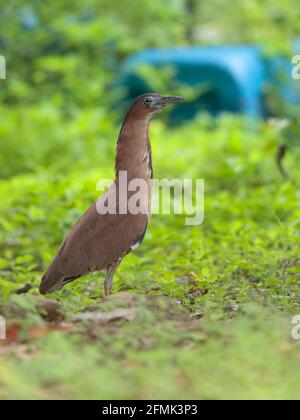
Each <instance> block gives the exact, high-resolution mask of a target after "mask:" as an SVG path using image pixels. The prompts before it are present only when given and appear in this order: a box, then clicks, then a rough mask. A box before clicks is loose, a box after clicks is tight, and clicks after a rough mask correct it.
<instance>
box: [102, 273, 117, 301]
mask: <svg viewBox="0 0 300 420" xmlns="http://www.w3.org/2000/svg"><path fill="white" fill-rule="evenodd" d="M115 271H116V267H115V266H110V267H108V269H107V271H106V276H105V280H104V295H105V296H109V295H110V294H111V291H112V283H113V277H114V273H115Z"/></svg>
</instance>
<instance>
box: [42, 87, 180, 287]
mask: <svg viewBox="0 0 300 420" xmlns="http://www.w3.org/2000/svg"><path fill="white" fill-rule="evenodd" d="M181 100H183V98H181V97H179V96H161V95H159V94H157V93H148V94H145V95H141V96H139V97H138V98H137V99H136V100H135V101H134V102H133V104H132V106H131V107H130V109H129V111H128V113H127V115H126V117H125V120H124V122H123V125H122V128H121V131H120V134H119V137H118V142H117V150H116V162H115V172H116V178H115V181H114V183H113V184H112V185H111V186H110V188H109V189H108V191H107V192H106V193H104V194H103V195H102V196H101V197H100V198H99V200H98V201H97V202H96V203H95V204H93V205H92V206H91V207H90V208H89V209H88V210H87V212H86V213H84V214H83V216H81V218H80V219H79V220H78V221H77V223H76V224H75V225H74V226H73V228H72V229H71V231H70V233H69V235H68V236H67V237H66V239H65V240H64V241H63V243H62V245H61V247H60V249H59V251H58V253H57V255H56V256H55V257H54V259H53V261H52V263H51V265H50V267H49V268H48V270H47V272H46V274H45V275H44V277H43V278H42V281H41V285H40V292H41V293H42V294H47V293H51V292H53V291H54V290H57V289H60V288H62V287H63V286H64V285H65V284H67V283H69V282H71V281H73V280H75V279H77V278H79V277H81V276H84V275H86V274H88V273H92V272H95V271H101V270H104V269H105V270H106V277H105V281H104V292H105V295H109V294H110V293H111V290H112V281H113V275H114V272H115V270H116V269H117V267H118V266H119V264H120V263H121V261H122V259H123V258H124V257H125V256H126V255H127V254H128V253H129V252H131V251H132V250H133V249H135V248H136V247H137V246H138V245H139V244H140V243H141V242H142V240H143V238H144V236H145V233H146V229H147V224H148V219H149V217H150V209H151V185H152V179H153V169H152V157H151V144H150V139H149V134H148V130H149V123H150V121H151V119H152V117H153V116H154V115H155V114H157V113H158V112H159V111H160V110H161V109H162V108H163V107H165V106H166V105H169V104H175V103H177V102H179V101H181ZM132 183H133V184H132ZM137 184H138V185H139V190H138V189H137V188H136V189H134V188H133V186H134V185H137ZM140 184H141V185H140ZM142 187H143V188H142Z"/></svg>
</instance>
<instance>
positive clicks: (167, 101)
mask: <svg viewBox="0 0 300 420" xmlns="http://www.w3.org/2000/svg"><path fill="white" fill-rule="evenodd" d="M183 100H184V99H183V97H182V96H162V97H161V98H160V101H161V106H166V105H173V104H177V103H178V102H182V101H183Z"/></svg>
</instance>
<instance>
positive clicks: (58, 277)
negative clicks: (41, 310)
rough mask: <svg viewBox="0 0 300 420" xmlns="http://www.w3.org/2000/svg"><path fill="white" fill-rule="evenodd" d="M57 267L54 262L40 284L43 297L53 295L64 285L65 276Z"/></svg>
mask: <svg viewBox="0 0 300 420" xmlns="http://www.w3.org/2000/svg"><path fill="white" fill-rule="evenodd" d="M57 265H58V264H56V262H55V260H54V261H53V263H52V264H51V265H50V267H49V268H48V270H47V271H46V273H45V275H44V276H43V278H42V280H41V284H40V293H41V294H42V295H46V294H47V293H52V292H54V291H55V290H57V289H59V288H61V287H62V285H63V284H64V275H63V273H61V272H60V270H59V269H58V266H57Z"/></svg>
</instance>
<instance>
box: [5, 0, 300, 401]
mask: <svg viewBox="0 0 300 420" xmlns="http://www.w3.org/2000/svg"><path fill="white" fill-rule="evenodd" d="M299 23H300V6H299V0H285V1H281V0H251V1H244V0H236V1H235V2H229V1H225V0H210V1H203V0H168V1H161V0H143V1H140V0H114V1H112V0H81V1H79V2H74V1H73V0H72V1H71V0H61V1H49V0H48V1H45V0H44V1H40V0H31V1H30V2H28V1H25V0H10V1H3V0H2V1H1V2H0V55H2V56H4V57H5V58H6V67H7V68H6V79H5V80H0V296H1V298H0V314H3V315H6V316H7V319H8V320H9V330H8V333H9V337H8V340H7V341H6V345H4V344H3V343H2V342H1V343H0V344H1V347H0V398H5V399H10V398H14V397H15V398H27V399H28V398H99V397H102V398H121V399H123V398H154V399H155V398H208V399H214V398H217V399H223V398H249V397H252V398H264V397H265V398H286V399H287V398H291V397H294V398H298V397H299V388H300V384H299V374H298V372H299V345H298V344H299V342H298V343H295V342H291V340H290V319H291V316H292V315H295V314H296V313H299V312H300V297H299V276H300V270H299V267H300V262H299V239H300V237H299V225H300V210H299V209H300V193H299V179H300V168H299V158H300V152H299V149H300V148H299V144H300V143H299V141H300V140H299V98H300V93H299V92H300V80H299V79H298V80H296V79H295V80H294V79H292V76H291V74H292V68H293V66H294V64H292V62H291V60H292V57H293V56H295V55H297V54H298V55H299V54H300V44H299V39H300V27H299ZM145 90H151V91H158V92H160V93H162V94H170V95H182V96H184V97H185V99H186V101H185V104H184V105H182V107H180V108H179V107H178V108H175V109H174V110H170V111H169V113H168V112H166V113H165V112H164V113H162V114H160V115H159V117H157V118H156V119H155V120H154V121H153V122H152V124H151V140H152V143H153V161H154V174H155V177H156V178H169V179H172V178H181V179H182V178H200V179H205V189H206V192H205V221H204V224H203V225H202V226H197V227H193V228H188V227H186V226H185V215H182V216H177V215H176V216H174V215H170V216H160V215H155V216H153V217H152V218H151V223H150V226H149V230H148V232H147V236H146V238H145V241H144V244H143V246H142V247H140V248H139V249H138V250H137V251H135V252H134V253H132V254H131V255H130V256H128V257H127V258H126V259H125V261H124V263H123V264H122V266H121V268H120V269H119V270H118V272H117V275H116V277H115V285H114V291H115V293H117V292H119V291H129V292H130V293H131V292H134V293H135V295H136V298H137V299H139V298H140V299H141V300H140V301H139V300H138V303H135V301H133V303H132V301H131V300H130V301H126V300H125V303H124V299H121V302H119V303H118V307H120V306H121V307H122V305H124V304H125V305H127V306H128V307H130V308H131V306H132V307H133V309H134V310H136V309H137V310H136V311H135V313H138V316H137V315H136V316H135V315H134V316H133V317H132V320H131V321H130V322H129V321H128V320H122V319H121V320H118V321H117V322H111V323H108V325H106V324H105V325H102V324H101V325H100V326H99V325H96V326H93V328H89V329H87V328H85V327H84V326H80V327H79V329H78V326H77V324H76V325H74V324H73V323H72V319H73V318H72V316H73V315H74V313H77V312H78V311H81V310H82V309H83V308H85V307H87V306H90V305H91V304H92V303H94V302H95V301H96V302H98V301H99V298H100V296H101V295H102V281H103V275H102V274H96V275H91V276H88V277H86V278H85V279H82V280H77V281H75V282H73V283H72V284H70V285H69V286H68V287H66V288H65V290H63V291H59V292H57V293H56V294H54V295H52V298H54V299H57V300H58V302H59V304H60V305H61V308H60V310H61V311H62V313H61V315H60V318H59V319H58V320H57V319H56V322H54V323H53V322H50V323H49V319H48V318H47V317H46V316H45V313H44V312H43V311H41V310H40V309H39V308H38V307H37V305H36V299H38V290H37V287H38V285H39V282H40V278H41V275H42V273H43V272H44V270H45V268H46V267H47V265H48V264H49V262H50V261H51V259H52V256H53V255H54V253H55V252H56V250H57V247H58V246H59V244H60V242H61V240H62V239H63V237H64V235H65V234H66V233H67V232H68V230H69V229H70V227H71V226H72V224H73V222H74V221H75V220H76V219H77V218H78V217H79V216H80V215H81V214H82V211H83V210H85V209H86V208H87V207H88V206H89V205H90V204H91V202H93V201H94V200H95V199H96V198H97V195H98V192H97V191H96V184H97V182H98V180H99V179H101V178H105V179H107V178H112V177H113V176H114V171H113V164H114V151H115V143H116V138H117V135H118V132H119V129H120V124H121V122H122V118H123V116H124V113H125V111H126V109H127V107H128V106H129V103H130V101H131V100H132V99H133V98H134V97H135V96H136V95H138V94H140V93H143V92H144V91H145ZM153 294H154V295H155V299H154V300H151V298H153V296H152V295H153ZM157 295H158V296H157ZM160 299H161V300H160ZM108 306H109V307H108V308H105V309H104V310H106V311H108V312H109V311H110V310H111V308H112V307H114V306H113V304H112V305H111V306H110V303H109V305H108ZM127 306H126V308H127ZM127 309H128V308H127ZM182 311H183V312H182ZM108 318H109V317H108ZM62 319H63V320H65V321H66V322H67V323H68V328H69V329H68V330H65V329H64V328H65V327H64V326H62V325H61V324H60V321H61V320H62ZM50 321H51V320H50ZM52 321H53V319H52ZM94 327H95V328H94ZM2 344H3V346H2ZM254 354H255V360H253V355H254Z"/></svg>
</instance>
